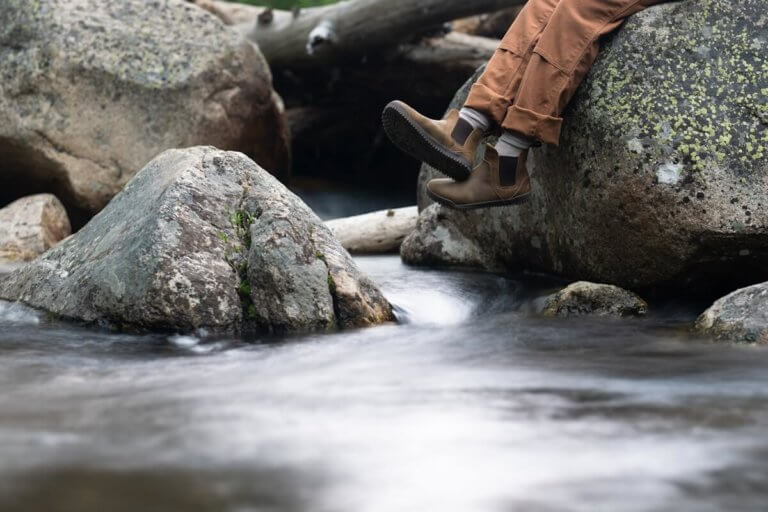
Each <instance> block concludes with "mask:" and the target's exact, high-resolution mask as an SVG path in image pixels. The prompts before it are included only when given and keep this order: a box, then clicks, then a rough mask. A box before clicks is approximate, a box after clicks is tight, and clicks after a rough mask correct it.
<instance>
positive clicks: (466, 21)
mask: <svg viewBox="0 0 768 512" xmlns="http://www.w3.org/2000/svg"><path fill="white" fill-rule="evenodd" d="M521 8H522V6H517V7H510V8H509V9H503V10H501V11H496V12H490V13H485V14H479V15H477V16H470V17H468V18H462V19H460V20H456V21H454V22H453V23H451V28H452V29H453V30H455V31H456V32H464V33H465V34H471V35H473V36H483V37H492V38H496V39H501V38H502V37H504V34H506V33H507V30H509V27H510V25H512V22H513V21H515V18H517V15H518V14H519V13H520V9H521Z"/></svg>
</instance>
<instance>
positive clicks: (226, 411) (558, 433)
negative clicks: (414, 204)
mask: <svg viewBox="0 0 768 512" xmlns="http://www.w3.org/2000/svg"><path fill="white" fill-rule="evenodd" d="M358 261H359V262H360V264H361V266H362V267H363V268H364V270H366V271H367V272H368V273H369V274H371V275H372V277H373V278H374V279H375V280H376V281H377V282H379V283H380V285H381V286H382V288H383V290H384V292H385V294H386V295H387V297H388V298H389V299H390V300H391V301H392V302H393V303H395V304H396V305H397V306H398V308H399V315H400V318H401V322H402V323H401V324H399V325H394V324H393V325H387V326H383V327H378V328H373V329H366V330H359V331H348V332H342V333H336V334H327V335H312V336H306V335H305V336H295V337H290V338H285V339H274V338H272V339H253V340H235V339H226V338H218V337H210V336H205V335H204V334H201V335H198V336H167V335H151V336H133V335H124V334H114V333H109V332H103V331H94V330H87V329H81V328H77V327H71V326H65V325H61V324H56V323H50V322H48V321H47V320H46V319H45V318H43V317H40V316H38V315H37V314H35V313H33V312H30V311H28V310H25V309H24V308H21V307H19V306H16V305H9V304H2V305H0V389H2V393H0V510H3V511H22V510H23V511H38V510H44V511H77V512H91V511H93V512H96V511H104V510H110V511H136V510H194V511H197V510H200V511H296V512H324V511H329V512H330V511H334V512H404V511H409V512H419V511H424V512H434V511H441V512H453V511H455V512H485V511H488V512H495V511H570V510H574V511H581V510H583V511H594V510H605V511H656V510H675V511H680V510H691V511H710V510H711V511H715V510H765V507H766V503H768V488H767V487H766V486H767V485H768V484H767V482H768V439H767V438H766V434H765V432H766V430H767V429H766V427H768V392H767V391H766V389H768V372H766V367H768V351H766V350H765V349H760V348H753V347H744V346H719V345H713V344H709V343H707V342H705V341H704V340H696V339H692V338H690V337H689V336H688V334H687V326H688V325H689V324H690V322H691V321H692V320H693V318H694V317H695V313H696V311H694V310H686V309H685V308H681V309H674V310H672V309H668V308H663V309H661V310H658V309H657V311H656V313H655V314H654V315H652V316H651V317H650V318H647V319H642V320H622V321H610V320H549V319H541V318H537V317H536V316H535V315H532V314H531V313H530V311H529V310H530V308H531V301H532V300H533V299H534V298H535V297H537V296H540V295H542V294H543V293H544V290H542V289H541V286H538V285H533V284H531V282H520V281H515V280H507V279H503V278H500V277H495V276H490V275H484V274H473V273H459V272H437V271H425V270H418V269H410V268H408V267H405V266H403V265H402V264H401V263H400V262H399V260H398V259H397V258H396V257H368V258H359V259H358ZM542 286H544V285H542Z"/></svg>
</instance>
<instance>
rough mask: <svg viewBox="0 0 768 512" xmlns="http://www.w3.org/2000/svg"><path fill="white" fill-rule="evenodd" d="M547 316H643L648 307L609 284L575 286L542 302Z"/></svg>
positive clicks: (643, 302) (587, 283) (578, 283)
mask: <svg viewBox="0 0 768 512" xmlns="http://www.w3.org/2000/svg"><path fill="white" fill-rule="evenodd" d="M542 302H543V305H542V308H541V314H543V315H545V316H560V317H569V316H584V315H590V316H616V317H625V316H643V315H645V314H646V313H648V304H647V303H646V302H645V301H644V300H643V299H641V298H640V297H638V296H637V295H635V294H634V293H632V292H630V291H627V290H624V289H623V288H619V287H618V286H613V285H609V284H596V283H589V282H586V281H579V282H576V283H573V284H571V285H569V286H567V287H566V288H563V289H562V290H560V291H559V292H557V293H555V294H554V295H550V296H549V297H546V298H545V299H544V300H543V301H542Z"/></svg>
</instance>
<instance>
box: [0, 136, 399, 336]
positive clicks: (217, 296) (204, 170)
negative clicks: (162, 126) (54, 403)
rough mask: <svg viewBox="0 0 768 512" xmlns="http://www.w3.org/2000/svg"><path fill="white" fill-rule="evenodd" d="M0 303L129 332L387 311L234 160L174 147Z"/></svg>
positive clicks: (263, 181) (264, 324) (314, 320)
mask: <svg viewBox="0 0 768 512" xmlns="http://www.w3.org/2000/svg"><path fill="white" fill-rule="evenodd" d="M0 298H2V299H6V300H13V301H21V302H23V303H25V304H27V305H29V306H32V307H34V308H38V309H41V310H44V311H47V312H50V313H53V314H55V315H58V316H60V317H63V318H66V319H74V320H80V321H83V322H86V323H96V324H104V325H110V326H117V327H121V328H122V327H124V328H129V329H136V330H143V329H148V330H173V331H190V330H194V329H197V328H205V329H209V330H212V331H216V332H243V331H250V330H260V331H261V330H268V331H280V332H285V331H313V330H328V329H332V328H335V327H357V326H366V325H372V324H376V323H380V322H384V321H387V320H390V319H391V318H392V311H391V308H390V305H389V303H388V302H387V301H386V300H385V299H384V297H383V296H382V295H381V293H380V292H379V291H378V289H377V288H376V287H375V286H374V284H373V283H372V282H371V281H370V280H369V279H368V278H367V277H366V276H364V275H363V274H361V272H360V271H359V270H358V268H357V267H356V265H355V263H354V261H353V260H352V258H351V257H350V256H349V254H348V253H347V252H346V251H345V250H344V249H343V248H342V247H341V246H340V244H339V243H338V242H337V241H336V240H335V239H334V238H333V236H332V235H331V233H330V231H329V230H328V228H326V227H325V226H324V224H323V223H322V222H321V221H320V219H319V218H318V217H317V216H316V215H315V214H314V213H313V212H312V211H311V210H310V209H309V208H308V207H307V206H306V205H305V204H304V203H303V202H302V201H301V200H300V199H299V198H298V197H296V196H295V195H294V194H293V193H291V192H290V191H289V190H288V189H286V188H285V187H284V186H283V185H281V184H280V183H279V182H278V181H277V180H276V179H275V178H273V177H272V176H271V175H270V174H269V173H267V172H266V171H265V170H263V169H262V168H260V167H259V166H258V165H256V164H255V163H254V162H253V161H251V160H250V159H248V158H247V157H246V156H245V155H243V154H241V153H235V152H225V151H220V150H217V149H215V148H211V147H196V148H190V149H187V150H169V151H166V152H165V153H163V154H161V155H160V156H158V157H157V158H155V159H154V160H153V161H152V162H150V163H149V164H148V165H147V166H146V167H145V168H144V169H143V170H142V171H141V172H139V174H138V175H137V176H136V177H135V178H134V179H133V180H132V181H131V182H130V183H129V184H128V185H127V186H126V187H125V189H124V190H123V191H122V192H121V193H120V194H119V195H118V196H116V197H115V198H114V199H113V200H112V201H111V202H110V203H109V205H108V206H107V207H106V208H105V209H104V210H102V211H101V212H100V213H99V214H98V215H96V216H95V217H94V218H93V219H92V220H91V221H90V222H89V223H88V224H87V225H86V226H85V227H84V228H83V229H81V230H80V231H79V232H78V233H76V234H75V235H73V236H71V237H70V238H69V239H67V240H65V241H64V242H62V243H61V244H60V245H58V246H57V247H56V248H54V249H52V250H51V251H49V252H48V253H46V254H45V255H43V256H42V257H41V258H38V259H37V260H35V261H34V262H31V263H29V264H28V265H26V266H25V267H23V268H22V269H20V270H18V271H16V272H14V273H12V274H10V275H8V276H5V277H4V278H3V279H2V280H1V281H0Z"/></svg>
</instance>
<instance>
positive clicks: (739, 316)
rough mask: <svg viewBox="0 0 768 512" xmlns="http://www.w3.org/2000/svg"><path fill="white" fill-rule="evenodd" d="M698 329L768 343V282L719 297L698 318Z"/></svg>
mask: <svg viewBox="0 0 768 512" xmlns="http://www.w3.org/2000/svg"><path fill="white" fill-rule="evenodd" d="M695 330H696V331H697V332H699V333H700V334H705V335H708V336H712V337H713V338H714V339H716V340H718V341H731V342H742V343H760V344H768V283H761V284H756V285H753V286H749V287H747V288H742V289H740V290H736V291H735V292H733V293H731V294H729V295H726V296H725V297H723V298H721V299H719V300H717V301H716V302H715V303H714V304H713V305H712V306H711V307H710V308H709V309H707V310H706V311H705V312H704V313H703V314H702V315H701V316H700V317H699V318H698V320H697V321H696V326H695Z"/></svg>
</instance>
